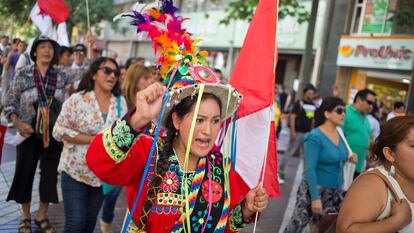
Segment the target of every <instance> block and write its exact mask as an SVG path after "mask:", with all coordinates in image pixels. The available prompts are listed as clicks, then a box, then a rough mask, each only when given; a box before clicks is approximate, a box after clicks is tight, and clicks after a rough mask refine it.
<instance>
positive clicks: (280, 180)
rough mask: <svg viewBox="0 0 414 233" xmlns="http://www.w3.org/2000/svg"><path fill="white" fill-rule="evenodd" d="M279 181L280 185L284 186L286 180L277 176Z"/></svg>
mask: <svg viewBox="0 0 414 233" xmlns="http://www.w3.org/2000/svg"><path fill="white" fill-rule="evenodd" d="M277 180H278V182H279V184H280V185H282V184H284V183H285V180H284V179H283V178H282V177H280V176H277Z"/></svg>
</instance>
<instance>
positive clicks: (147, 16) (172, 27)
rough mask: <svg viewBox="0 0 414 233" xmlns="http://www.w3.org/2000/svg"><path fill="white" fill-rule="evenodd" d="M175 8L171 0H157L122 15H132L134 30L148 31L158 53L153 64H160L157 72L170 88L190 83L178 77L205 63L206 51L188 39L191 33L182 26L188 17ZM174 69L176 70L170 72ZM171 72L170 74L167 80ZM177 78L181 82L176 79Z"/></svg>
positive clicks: (194, 41)
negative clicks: (152, 3)
mask: <svg viewBox="0 0 414 233" xmlns="http://www.w3.org/2000/svg"><path fill="white" fill-rule="evenodd" d="M177 11H178V9H177V8H176V7H175V6H174V5H173V1H172V0H164V1H161V6H160V8H159V9H157V8H154V7H151V8H149V9H146V10H144V11H143V12H139V11H136V10H134V11H132V12H131V13H129V14H123V15H122V16H124V17H131V18H132V19H133V20H132V21H131V25H134V26H135V27H136V28H137V33H140V32H147V33H148V37H149V38H150V39H151V40H152V43H153V47H154V52H155V53H159V54H160V56H159V57H158V60H157V64H158V65H159V66H160V73H161V76H162V77H163V78H164V80H165V82H166V84H168V83H169V84H170V85H171V87H174V88H177V87H180V86H185V84H184V83H188V82H190V83H188V84H194V82H191V80H189V79H183V80H181V79H182V76H186V75H188V74H189V72H192V67H195V66H198V65H202V66H205V65H206V56H207V55H208V53H207V52H206V51H199V49H198V47H196V46H195V44H196V43H197V42H199V41H200V40H195V39H192V38H191V36H192V35H191V33H189V32H188V31H187V30H186V29H185V28H183V27H182V24H183V22H184V21H185V20H188V18H181V17H180V16H177V15H176V14H175V13H176V12H177ZM175 69H176V70H177V71H178V72H174V70H175ZM173 73H174V74H173ZM172 74H173V75H174V77H173V80H170V78H171V75H172ZM178 80H181V82H179V83H176V82H177V81H178ZM213 81H214V80H213ZM182 82H184V83H182Z"/></svg>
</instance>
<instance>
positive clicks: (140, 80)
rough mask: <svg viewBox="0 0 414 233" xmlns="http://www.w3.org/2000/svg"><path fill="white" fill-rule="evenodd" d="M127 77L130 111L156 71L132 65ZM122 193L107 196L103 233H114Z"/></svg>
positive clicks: (118, 190)
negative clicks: (113, 228)
mask: <svg viewBox="0 0 414 233" xmlns="http://www.w3.org/2000/svg"><path fill="white" fill-rule="evenodd" d="M125 76H126V77H125V80H124V82H123V83H122V92H123V95H124V96H125V100H126V103H127V106H128V109H133V108H134V107H135V97H136V95H137V92H139V91H141V90H143V89H145V88H147V87H148V86H149V85H151V84H152V83H154V82H156V77H155V70H152V69H151V68H149V67H146V66H143V65H141V64H132V65H130V66H129V68H128V71H127V72H126V75H125ZM108 191H109V190H108ZM120 193H121V186H113V189H112V190H111V191H109V192H108V193H107V194H106V195H105V200H104V203H103V207H102V218H101V221H100V229H101V231H102V233H113V230H112V226H111V223H112V220H113V218H114V209H115V204H116V200H117V198H118V196H119V194H120Z"/></svg>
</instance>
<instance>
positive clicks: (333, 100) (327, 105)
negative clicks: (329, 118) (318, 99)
mask: <svg viewBox="0 0 414 233" xmlns="http://www.w3.org/2000/svg"><path fill="white" fill-rule="evenodd" d="M336 106H345V103H344V101H342V99H340V98H338V97H334V96H331V97H326V98H325V99H323V101H322V104H321V106H320V107H319V108H318V109H316V111H315V122H314V127H315V128H316V127H319V126H320V125H322V124H323V123H325V121H326V117H325V112H332V111H333V110H334V109H335V107H336Z"/></svg>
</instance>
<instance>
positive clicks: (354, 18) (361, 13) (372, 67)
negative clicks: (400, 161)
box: [336, 0, 414, 109]
mask: <svg viewBox="0 0 414 233" xmlns="http://www.w3.org/2000/svg"><path fill="white" fill-rule="evenodd" d="M402 1H405V2H406V3H408V7H412V9H413V10H414V2H413V1H411V2H410V1H406V0H389V1H388V0H356V1H352V3H351V5H350V7H349V11H348V17H347V20H348V22H347V25H346V26H345V32H346V33H345V34H344V35H342V36H341V38H340V40H339V45H338V52H337V58H336V65H337V67H338V69H337V79H336V83H337V85H338V86H340V87H342V88H343V93H344V97H345V100H346V101H347V102H348V103H349V102H351V101H352V99H353V97H354V96H355V94H356V92H357V91H358V90H360V89H363V88H370V89H372V90H374V91H375V92H376V93H377V95H378V99H379V100H380V101H381V102H382V103H384V104H385V105H386V107H387V108H388V109H391V108H392V105H393V103H394V102H395V101H403V102H405V103H406V104H407V106H408V107H409V108H410V105H414V102H413V99H412V97H410V96H412V94H410V91H411V92H412V91H413V88H412V84H413V78H412V77H413V64H414V31H413V30H414V28H413V26H414V19H412V22H411V23H410V22H409V23H408V24H407V25H401V23H400V22H398V21H397V18H398V17H397V14H398V13H399V12H401V10H400V9H399V7H401V6H404V4H402ZM405 7H407V5H405ZM410 103H411V104H410ZM411 109H412V108H411Z"/></svg>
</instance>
